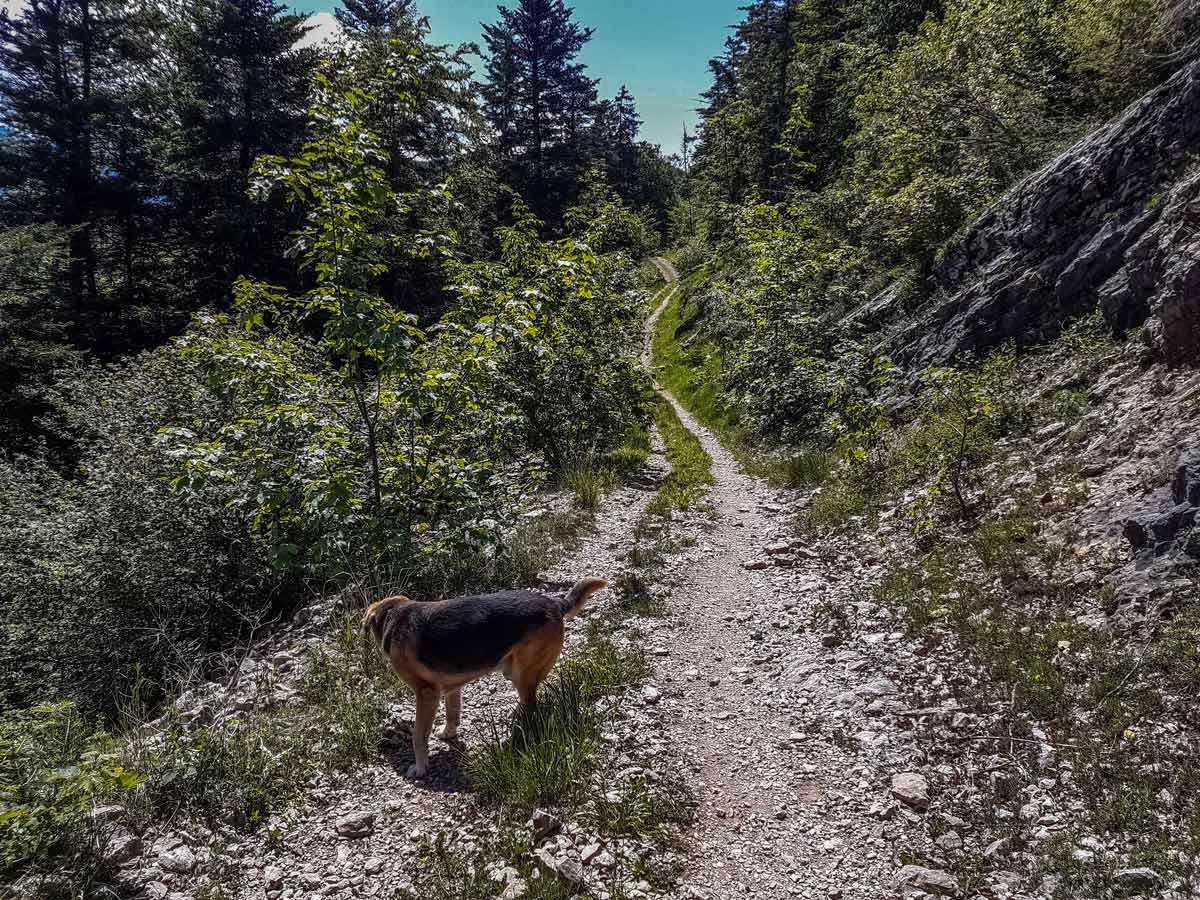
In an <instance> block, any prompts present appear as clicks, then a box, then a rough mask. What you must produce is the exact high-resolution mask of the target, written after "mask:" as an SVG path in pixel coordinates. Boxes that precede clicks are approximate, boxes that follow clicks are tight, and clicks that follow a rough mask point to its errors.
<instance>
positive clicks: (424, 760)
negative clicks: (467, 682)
mask: <svg viewBox="0 0 1200 900" xmlns="http://www.w3.org/2000/svg"><path fill="white" fill-rule="evenodd" d="M416 693H417V719H416V722H414V723H413V756H414V757H416V761H415V762H414V763H413V764H412V765H411V766H409V768H408V777H409V778H420V777H422V776H423V775H425V773H426V772H428V771H429V732H430V731H432V730H433V717H434V715H436V714H437V707H438V698H439V697H440V696H441V694H440V692H439V691H438V689H437V688H436V687H434V686H433V685H431V684H427V685H422V686H421V687H419V688H417V692H416Z"/></svg>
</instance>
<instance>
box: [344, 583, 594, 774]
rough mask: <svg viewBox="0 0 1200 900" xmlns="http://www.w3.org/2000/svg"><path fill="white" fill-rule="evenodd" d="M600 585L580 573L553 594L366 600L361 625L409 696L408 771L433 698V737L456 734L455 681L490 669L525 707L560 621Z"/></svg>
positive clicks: (424, 745)
mask: <svg viewBox="0 0 1200 900" xmlns="http://www.w3.org/2000/svg"><path fill="white" fill-rule="evenodd" d="M607 584H608V582H607V581H605V580H604V579H603V578H582V579H580V580H579V581H577V582H576V583H575V586H574V587H572V588H571V590H570V591H568V592H567V595H566V596H565V597H564V598H562V599H561V600H554V599H552V598H550V597H545V596H543V595H541V594H535V593H533V592H532V591H500V592H498V593H495V594H480V595H478V596H474V597H456V598H454V599H452V600H439V601H437V602H435V603H417V602H416V601H413V600H410V599H409V598H408V597H387V598H386V599H383V600H380V601H378V602H377V603H372V604H371V605H370V606H369V607H368V608H367V611H366V614H365V615H364V616H363V631H364V633H367V634H370V635H371V636H372V637H374V639H375V640H376V641H377V642H378V643H379V645H380V648H381V649H382V650H383V653H384V655H385V656H386V657H387V658H388V661H389V662H390V663H391V665H392V668H393V669H394V670H395V671H396V673H397V674H398V675H399V676H400V677H401V678H403V679H404V680H405V681H406V682H407V683H408V685H409V687H411V688H412V689H413V693H415V694H416V697H417V715H416V723H415V724H414V726H413V754H414V756H415V757H416V762H415V763H414V764H413V766H412V767H411V768H410V769H409V770H408V774H409V776H410V777H418V778H419V777H420V776H422V775H424V774H425V773H426V772H427V771H428V770H429V732H430V730H431V729H432V727H433V717H434V715H435V714H436V713H437V707H438V699H439V698H440V697H442V696H445V698H446V727H445V729H443V731H442V732H441V734H440V737H442V738H445V739H450V738H453V737H455V736H457V734H458V723H459V719H460V717H461V715H462V687H463V685H465V684H467V683H469V682H472V681H475V680H477V679H479V678H482V677H483V676H484V675H487V674H489V673H491V672H495V671H497V670H499V671H501V672H503V673H504V677H505V678H507V679H508V680H509V681H511V682H512V683H513V685H515V686H516V689H517V693H518V694H519V695H520V697H521V702H522V703H523V704H525V705H528V706H531V705H533V703H534V702H535V701H536V695H537V688H538V685H539V684H541V682H542V680H543V679H544V678H545V677H546V676H547V675H548V674H549V673H550V669H551V668H552V667H553V666H554V663H555V661H556V660H557V659H558V654H559V653H560V652H561V651H562V645H563V622H564V621H565V620H567V619H570V618H572V617H574V616H576V615H578V613H579V611H580V610H581V609H582V608H583V604H584V602H585V601H586V600H587V598H588V597H590V596H591V595H592V594H594V593H595V592H596V591H598V590H600V589H601V588H603V587H605V586H606V585H607Z"/></svg>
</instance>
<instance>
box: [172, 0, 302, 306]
mask: <svg viewBox="0 0 1200 900" xmlns="http://www.w3.org/2000/svg"><path fill="white" fill-rule="evenodd" d="M304 20H305V16H303V15H298V14H295V13H290V12H287V7H286V6H284V5H283V4H281V3H276V2H274V0H198V2H196V3H194V4H189V5H188V7H187V9H186V11H185V13H184V15H183V17H182V18H181V19H180V20H179V21H178V22H177V24H176V27H175V29H174V37H175V42H176V47H175V57H176V60H177V66H178V73H177V74H176V76H175V78H174V91H175V96H174V98H173V103H172V105H173V107H174V109H175V115H176V121H175V123H174V130H173V132H174V133H173V134H172V135H171V137H170V141H169V146H170V150H171V153H170V159H169V160H168V161H167V162H166V166H167V174H168V187H167V190H168V192H169V194H170V197H171V201H172V203H173V209H174V212H175V214H176V216H177V221H178V223H179V226H180V228H181V230H182V239H183V241H184V244H185V246H186V248H187V257H186V259H187V262H188V263H190V266H189V268H190V277H191V285H190V289H191V290H192V291H193V292H195V293H196V294H197V295H198V296H199V297H201V298H203V299H205V300H207V301H211V300H212V299H214V298H215V297H219V296H221V295H222V294H224V293H225V292H227V291H228V290H229V287H230V285H231V284H232V282H233V280H234V278H236V277H237V276H239V275H256V276H261V277H270V276H271V275H272V274H273V273H274V272H275V271H276V270H278V269H280V266H281V262H282V250H283V241H284V239H285V237H286V235H287V233H288V231H289V230H290V228H289V226H288V222H287V221H286V220H284V219H283V217H282V214H281V212H280V210H278V209H272V208H269V207H266V208H262V207H258V206H256V205H255V203H254V202H253V201H252V200H251V199H250V197H249V192H248V187H249V178H250V169H251V166H252V165H253V164H254V160H255V158H256V157H257V156H258V155H259V154H261V153H275V154H282V153H287V152H289V151H291V150H293V149H295V148H296V147H297V146H298V145H299V142H300V140H301V138H302V135H303V132H304V121H305V113H306V108H307V101H308V90H309V75H310V73H311V71H312V69H313V68H314V66H315V63H316V52H315V51H314V50H312V49H297V48H296V42H297V41H299V40H300V38H301V37H303V36H304V34H305V31H306V28H305V25H304Z"/></svg>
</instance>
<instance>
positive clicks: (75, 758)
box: [0, 703, 145, 896]
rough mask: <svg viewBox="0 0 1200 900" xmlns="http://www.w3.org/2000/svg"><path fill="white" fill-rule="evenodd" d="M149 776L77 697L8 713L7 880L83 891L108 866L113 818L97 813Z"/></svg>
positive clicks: (3, 810) (1, 774) (2, 733)
mask: <svg viewBox="0 0 1200 900" xmlns="http://www.w3.org/2000/svg"><path fill="white" fill-rule="evenodd" d="M144 780H145V776H144V775H142V774H140V773H138V772H135V771H132V770H130V769H128V768H126V767H125V766H124V765H123V764H122V761H121V756H120V755H119V748H118V745H117V743H116V742H115V741H113V740H111V739H110V738H108V737H107V736H106V735H103V734H97V733H95V732H93V731H92V729H91V728H90V727H89V726H88V725H87V723H86V722H85V720H84V719H83V717H82V716H81V715H80V713H79V711H78V709H76V708H75V707H74V706H73V705H72V704H70V703H58V704H54V705H45V706H36V707H33V708H31V709H27V710H21V711H11V712H8V713H6V714H5V715H4V716H3V717H2V718H0V883H11V882H13V881H14V880H16V878H17V877H19V876H26V877H31V878H34V879H36V878H37V876H40V875H45V876H53V878H51V879H49V880H48V882H47V885H46V887H47V889H48V893H49V894H50V895H53V894H54V893H55V892H56V891H61V893H62V894H63V895H64V896H66V895H70V894H73V893H75V892H77V891H80V890H82V889H84V888H86V887H87V885H88V884H89V883H90V882H91V881H92V880H93V879H94V878H96V877H97V876H98V875H100V874H101V873H102V872H103V871H104V866H105V863H104V854H103V852H102V851H103V847H104V842H105V841H106V839H107V835H106V829H107V827H108V826H107V824H106V822H105V820H104V819H103V818H97V817H95V816H94V815H93V814H94V813H95V811H96V808H97V807H100V806H104V805H106V804H110V803H112V802H114V801H120V800H121V799H122V798H123V797H124V796H125V795H126V794H128V793H129V792H130V791H132V790H134V789H136V788H137V787H138V786H139V785H140V784H142V782H143V781H144Z"/></svg>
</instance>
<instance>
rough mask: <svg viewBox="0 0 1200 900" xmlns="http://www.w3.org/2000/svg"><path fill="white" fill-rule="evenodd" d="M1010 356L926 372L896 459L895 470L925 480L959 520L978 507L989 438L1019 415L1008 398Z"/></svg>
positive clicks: (991, 442)
mask: <svg viewBox="0 0 1200 900" xmlns="http://www.w3.org/2000/svg"><path fill="white" fill-rule="evenodd" d="M1013 364H1014V357H1013V356H1012V355H1011V354H1007V353H996V354H993V355H992V356H990V357H989V358H988V359H987V360H986V361H985V362H984V363H983V364H982V365H980V366H978V367H976V368H957V369H951V368H935V369H930V370H928V371H927V372H926V373H925V375H924V377H923V379H922V384H921V391H920V393H919V395H918V399H917V414H916V419H915V422H914V423H913V425H912V427H911V428H910V429H909V431H908V432H907V433H906V435H905V437H904V443H903V447H902V449H901V450H899V451H898V454H897V457H898V459H899V460H900V461H901V473H902V476H901V477H903V473H911V474H913V475H915V476H916V477H918V478H921V479H925V480H927V482H928V485H927V488H928V492H929V494H930V495H931V496H932V497H933V499H934V500H937V499H939V498H942V497H948V498H950V499H951V500H952V501H953V504H954V508H955V509H956V510H957V512H958V514H959V515H960V516H961V517H962V518H963V519H971V518H973V516H974V513H975V510H976V508H977V507H978V505H979V500H980V498H979V497H978V496H977V495H978V494H979V492H980V491H981V489H982V482H981V475H982V472H981V468H982V464H983V463H984V462H986V461H987V460H988V459H990V458H991V455H992V449H993V446H994V444H995V441H996V439H997V438H998V437H1000V435H1002V434H1003V433H1004V432H1005V430H1006V428H1007V427H1008V426H1010V425H1011V424H1012V423H1013V421H1014V419H1015V418H1016V417H1017V415H1019V410H1018V408H1017V405H1016V404H1015V403H1013V402H1010V401H1009V397H1010V396H1011V386H1010V383H1009V380H1010V376H1011V374H1012V369H1013Z"/></svg>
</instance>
